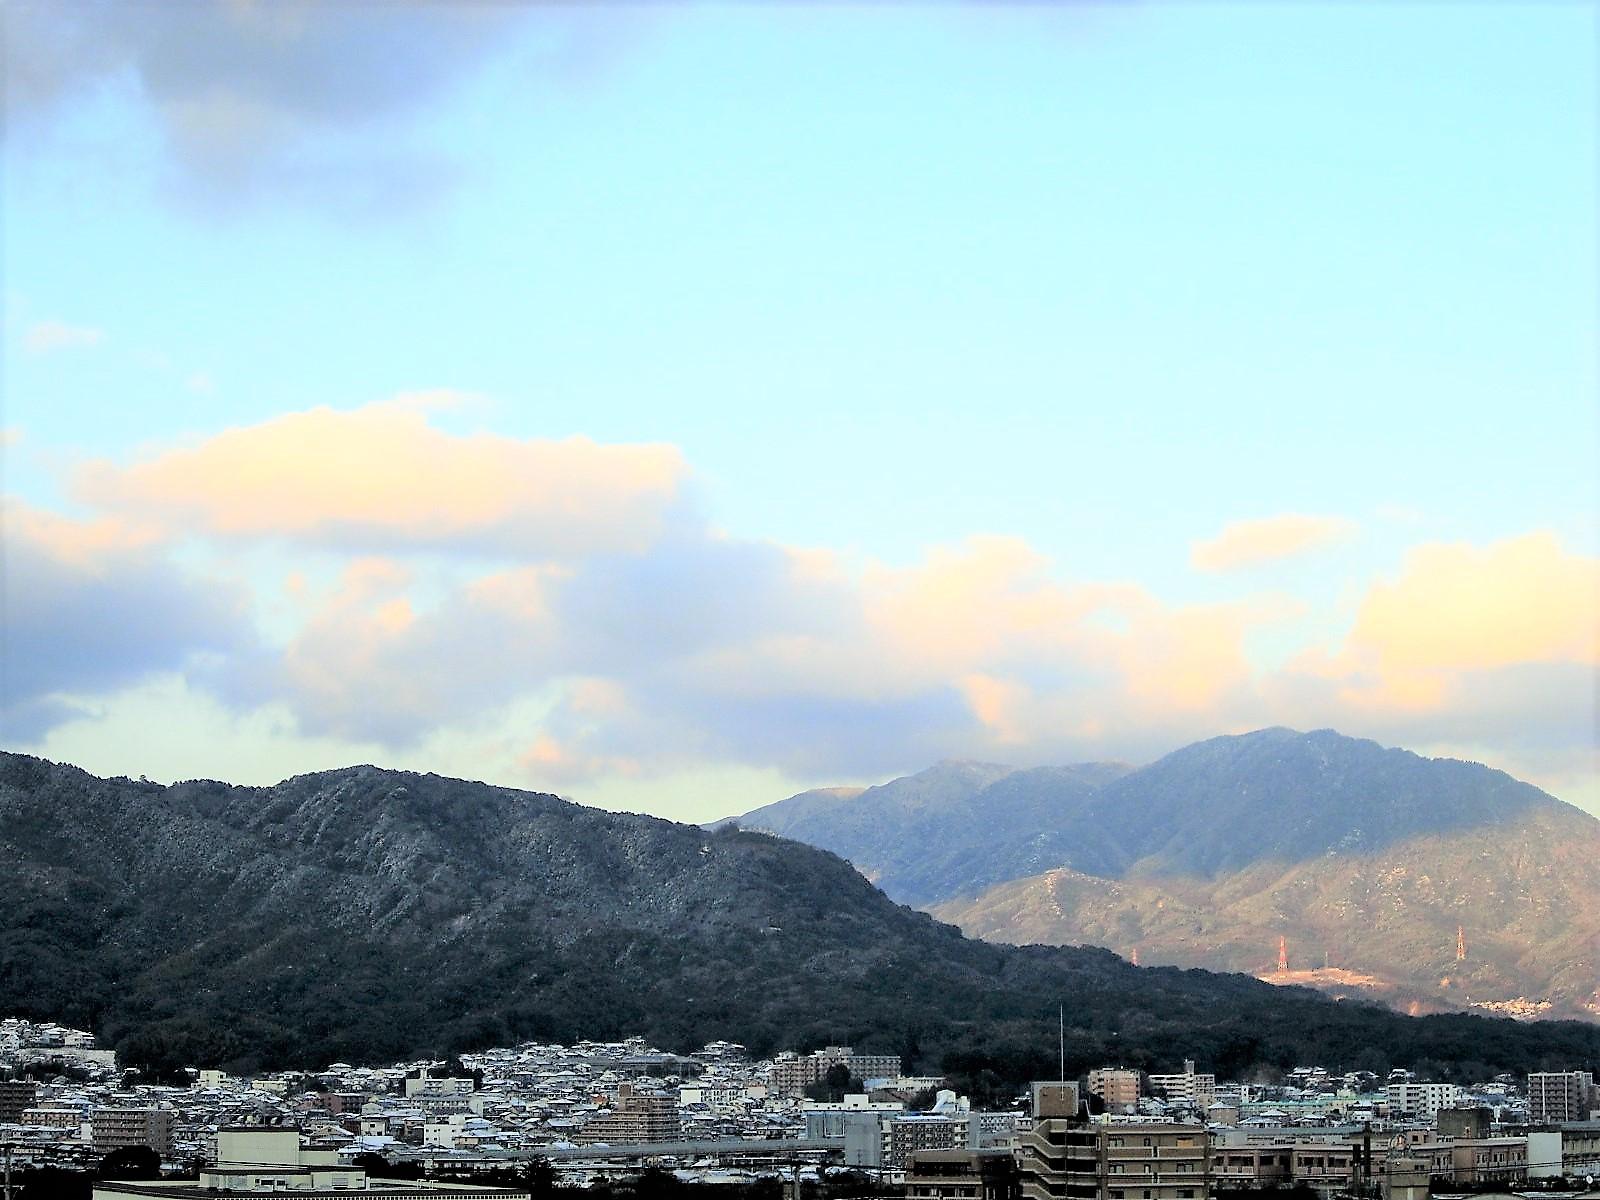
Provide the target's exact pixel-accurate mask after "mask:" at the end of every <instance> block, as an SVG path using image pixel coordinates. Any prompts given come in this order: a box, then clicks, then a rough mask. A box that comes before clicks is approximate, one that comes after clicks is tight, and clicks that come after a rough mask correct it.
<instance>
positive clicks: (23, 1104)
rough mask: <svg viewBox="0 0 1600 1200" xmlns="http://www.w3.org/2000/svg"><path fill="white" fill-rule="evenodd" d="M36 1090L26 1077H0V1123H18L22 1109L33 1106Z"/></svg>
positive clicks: (37, 1090) (20, 1121) (20, 1119)
mask: <svg viewBox="0 0 1600 1200" xmlns="http://www.w3.org/2000/svg"><path fill="white" fill-rule="evenodd" d="M38 1092H39V1089H38V1086H37V1085H35V1084H33V1083H31V1082H29V1081H28V1080H26V1079H0V1125H20V1124H21V1123H22V1113H23V1110H24V1109H27V1108H31V1107H32V1106H33V1098H34V1097H35V1096H36V1095H38Z"/></svg>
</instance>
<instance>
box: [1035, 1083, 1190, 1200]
mask: <svg viewBox="0 0 1600 1200" xmlns="http://www.w3.org/2000/svg"><path fill="white" fill-rule="evenodd" d="M1063 1087H1064V1085H1061V1084H1035V1085H1034V1097H1035V1108H1034V1122H1033V1128H1032V1129H1030V1130H1028V1131H1027V1132H1025V1133H1019V1134H1018V1135H1017V1165H1018V1168H1019V1169H1020V1171H1021V1176H1022V1189H1021V1190H1022V1198H1023V1200H1063V1198H1073V1200H1205V1197H1207V1196H1209V1195H1210V1192H1211V1181H1212V1164H1211V1139H1210V1136H1209V1135H1208V1134H1207V1132H1206V1129H1205V1127H1204V1126H1201V1125H1172V1124H1165V1123H1162V1124H1118V1125H1105V1124H1095V1125H1091V1124H1088V1123H1086V1122H1084V1121H1083V1120H1082V1119H1081V1118H1079V1117H1078V1116H1076V1115H1070V1116H1069V1115H1067V1114H1068V1113H1069V1112H1072V1113H1074V1114H1075V1112H1076V1107H1077V1106H1076V1091H1077V1089H1076V1088H1073V1089H1072V1093H1071V1096H1070V1099H1069V1098H1068V1095H1067V1093H1065V1091H1064V1090H1063ZM1041 1089H1054V1090H1053V1091H1048V1092H1042V1091H1041Z"/></svg>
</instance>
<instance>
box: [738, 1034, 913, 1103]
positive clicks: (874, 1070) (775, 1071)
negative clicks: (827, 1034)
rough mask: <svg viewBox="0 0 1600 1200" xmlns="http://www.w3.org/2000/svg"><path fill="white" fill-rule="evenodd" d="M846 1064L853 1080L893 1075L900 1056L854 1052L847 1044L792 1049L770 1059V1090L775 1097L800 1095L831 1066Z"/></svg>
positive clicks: (822, 1076) (817, 1081)
mask: <svg viewBox="0 0 1600 1200" xmlns="http://www.w3.org/2000/svg"><path fill="white" fill-rule="evenodd" d="M837 1066H843V1067H846V1068H847V1069H848V1070H849V1072H850V1075H851V1078H853V1079H863V1080H864V1079H885V1078H896V1077H898V1076H899V1074H900V1057H899V1055H895V1054H857V1053H856V1052H855V1051H854V1050H852V1049H851V1048H850V1047H849V1046H824V1047H823V1048H822V1049H821V1050H813V1051H812V1052H811V1053H810V1054H795V1053H792V1052H788V1053H784V1054H780V1055H778V1057H777V1058H775V1059H774V1060H773V1062H772V1075H771V1077H770V1079H769V1081H768V1083H769V1087H770V1090H771V1091H772V1093H773V1094H774V1095H778V1096H803V1095H805V1091H806V1089H807V1088H808V1087H811V1086H812V1085H813V1084H816V1083H820V1082H821V1081H822V1080H823V1079H824V1078H826V1076H827V1074H828V1071H829V1069H830V1068H832V1067H837Z"/></svg>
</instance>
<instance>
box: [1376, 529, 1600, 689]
mask: <svg viewBox="0 0 1600 1200" xmlns="http://www.w3.org/2000/svg"><path fill="white" fill-rule="evenodd" d="M1597 605H1600V561H1597V560H1596V559H1594V558H1589V557H1586V556H1584V555H1580V554H1573V553H1570V552H1569V551H1567V550H1565V549H1564V548H1563V547H1562V545H1561V543H1560V541H1559V540H1558V539H1557V538H1556V536H1555V535H1554V534H1552V533H1531V534H1528V535H1527V536H1525V537H1520V538H1511V539H1508V540H1506V541H1502V542H1496V543H1494V544H1493V545H1491V546H1485V547H1478V546H1470V545H1462V544H1455V545H1429V546H1419V547H1417V548H1416V549H1415V550H1413V551H1412V552H1411V553H1410V555H1409V556H1408V557H1407V559H1406V564H1405V570H1404V571H1403V572H1402V574H1401V575H1400V577H1399V578H1398V579H1396V580H1394V581H1393V582H1392V583H1380V584H1378V585H1377V586H1376V587H1374V588H1373V589H1372V591H1371V592H1369V593H1368V595H1367V598H1366V600H1365V601H1364V602H1363V603H1362V605H1361V609H1360V611H1359V613H1358V614H1357V617H1356V624H1355V629H1354V630H1353V631H1352V632H1351V634H1350V643H1349V644H1350V649H1351V651H1352V652H1353V653H1357V654H1361V655H1367V656H1371V657H1373V658H1375V659H1376V660H1377V662H1378V664H1379V666H1380V667H1381V668H1382V669H1383V670H1384V671H1385V672H1397V673H1403V672H1411V671H1429V670H1459V669H1473V668H1486V667H1503V666H1509V665H1512V664H1516V663H1550V662H1582V663H1595V662H1596V661H1600V660H1597V656H1596V646H1597V621H1600V607H1597Z"/></svg>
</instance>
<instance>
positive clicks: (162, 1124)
mask: <svg viewBox="0 0 1600 1200" xmlns="http://www.w3.org/2000/svg"><path fill="white" fill-rule="evenodd" d="M89 1140H90V1142H91V1144H92V1145H93V1146H94V1152H95V1153H96V1154H109V1153H111V1151H113V1150H123V1149H126V1148H128V1147H130V1146H149V1147H150V1149H152V1150H154V1151H155V1152H156V1153H158V1154H163V1155H165V1154H171V1153H172V1113H171V1112H169V1111H168V1110H167V1109H164V1108H97V1109H94V1110H92V1111H91V1112H90V1113H89Z"/></svg>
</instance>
